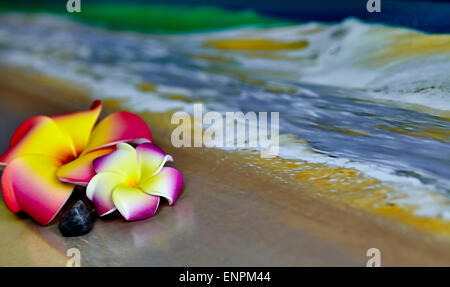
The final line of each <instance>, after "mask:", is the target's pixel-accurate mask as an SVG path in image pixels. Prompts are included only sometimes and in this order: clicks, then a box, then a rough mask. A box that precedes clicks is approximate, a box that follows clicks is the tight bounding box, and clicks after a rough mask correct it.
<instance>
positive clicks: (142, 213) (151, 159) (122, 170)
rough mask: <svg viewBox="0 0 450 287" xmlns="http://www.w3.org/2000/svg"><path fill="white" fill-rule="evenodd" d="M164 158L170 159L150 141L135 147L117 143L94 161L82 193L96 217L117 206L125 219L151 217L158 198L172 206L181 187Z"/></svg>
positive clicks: (107, 212)
mask: <svg viewBox="0 0 450 287" xmlns="http://www.w3.org/2000/svg"><path fill="white" fill-rule="evenodd" d="M167 161H173V158H172V157H171V156H170V155H167V154H165V153H164V152H163V151H162V150H161V149H160V148H158V147H157V146H155V145H154V144H152V143H143V144H140V145H138V146H137V147H136V149H134V148H133V147H132V146H131V145H129V144H126V143H121V144H118V145H117V149H116V150H115V151H114V152H112V153H110V154H107V155H104V156H102V157H100V158H98V159H96V160H95V161H94V169H95V171H96V172H97V175H95V176H94V177H93V178H92V180H91V181H90V182H89V184H88V186H87V190H86V195H87V197H88V198H89V199H90V200H92V201H93V202H94V204H95V206H96V208H97V211H98V214H99V215H100V216H104V215H106V214H109V213H111V212H113V211H114V210H116V209H118V210H119V212H120V213H121V214H122V216H123V217H124V218H125V219H126V220H140V219H145V218H148V217H151V216H153V215H154V214H155V212H156V210H157V209H158V206H159V200H160V197H164V198H166V199H167V200H168V201H169V205H172V204H173V203H174V202H175V200H176V199H177V198H178V195H179V194H180V191H181V187H182V186H183V177H182V176H181V174H180V173H179V172H178V171H177V170H176V169H174V168H172V167H164V164H165V163H166V162H167Z"/></svg>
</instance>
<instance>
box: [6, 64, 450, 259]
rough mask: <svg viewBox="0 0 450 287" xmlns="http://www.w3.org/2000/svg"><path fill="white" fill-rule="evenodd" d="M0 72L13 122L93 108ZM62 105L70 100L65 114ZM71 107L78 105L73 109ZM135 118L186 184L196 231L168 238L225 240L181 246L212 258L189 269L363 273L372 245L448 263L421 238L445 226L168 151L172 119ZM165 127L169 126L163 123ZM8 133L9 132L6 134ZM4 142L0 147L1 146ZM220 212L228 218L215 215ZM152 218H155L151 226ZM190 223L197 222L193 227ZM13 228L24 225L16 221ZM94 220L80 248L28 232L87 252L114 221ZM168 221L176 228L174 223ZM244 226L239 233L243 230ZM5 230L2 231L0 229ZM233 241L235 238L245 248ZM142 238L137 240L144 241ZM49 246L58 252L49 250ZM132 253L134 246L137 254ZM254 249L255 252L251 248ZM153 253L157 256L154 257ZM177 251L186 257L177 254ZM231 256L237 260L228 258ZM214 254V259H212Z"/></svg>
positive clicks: (110, 104)
mask: <svg viewBox="0 0 450 287" xmlns="http://www.w3.org/2000/svg"><path fill="white" fill-rule="evenodd" d="M0 74H1V76H0V87H1V89H2V93H1V95H0V98H1V99H2V102H3V103H5V104H4V106H3V107H2V108H1V110H2V111H5V110H7V111H9V112H10V114H14V115H17V114H20V116H19V117H18V118H20V117H22V118H26V117H29V116H31V115H34V114H46V113H48V114H54V113H65V112H70V111H74V110H79V109H85V108H86V107H89V105H90V103H91V102H92V99H91V97H90V96H89V94H88V92H87V91H85V90H83V89H82V88H80V87H76V86H74V85H73V84H68V83H65V82H63V81H60V80H58V79H54V78H50V77H47V76H43V75H39V74H35V73H32V72H28V71H27V72H24V71H23V70H21V69H16V68H13V69H11V68H6V67H2V68H1V69H0ZM55 95H58V97H56V96H55ZM42 99H45V101H42ZM68 102H70V106H69V104H68ZM73 103H76V104H75V105H73ZM104 106H105V112H104V113H102V115H104V114H106V113H110V112H111V111H115V110H118V109H120V108H121V106H120V103H118V102H115V101H108V100H106V101H105V100H104ZM138 114H139V115H141V116H142V117H143V118H144V119H145V120H146V121H147V123H148V124H149V126H150V128H151V130H152V133H153V135H154V138H155V143H156V144H157V145H159V146H161V147H162V148H163V149H164V150H166V151H167V152H168V153H169V154H172V155H173V156H174V158H175V162H174V164H173V165H174V166H175V167H176V168H177V169H179V170H180V171H181V172H182V174H183V176H184V177H185V188H184V191H183V193H182V195H181V197H180V199H182V201H181V202H183V203H182V204H181V205H183V204H188V203H190V205H191V212H192V213H194V216H193V217H194V219H192V220H191V221H192V222H191V223H190V224H191V227H192V226H194V227H195V228H189V224H184V223H183V224H181V225H182V226H180V227H178V225H177V228H175V229H177V230H175V231H177V232H179V229H181V230H182V232H181V233H182V234H183V232H184V233H188V234H190V231H192V229H195V230H196V231H198V232H200V233H202V232H206V233H207V234H210V232H220V231H221V230H224V231H226V234H225V235H223V236H224V237H226V238H228V239H229V240H230V242H222V241H221V237H220V236H218V235H219V234H215V235H210V236H211V237H209V238H208V237H207V235H204V236H206V237H205V238H203V237H202V238H198V237H196V236H195V235H193V234H190V237H189V239H192V242H191V244H193V246H198V247H197V248H201V247H200V246H199V242H198V241H200V242H201V243H203V244H206V245H207V246H209V248H212V249H213V250H215V251H211V252H203V253H202V254H203V255H202V256H199V257H198V262H197V264H189V265H205V264H212V265H220V264H221V261H220V260H218V259H217V258H220V257H221V256H225V258H226V259H225V260H224V261H223V262H222V263H223V264H225V266H227V265H232V264H237V265H255V262H260V263H259V265H272V266H273V265H283V266H286V265H287V266H295V265H318V266H322V265H359V266H364V264H365V263H364V262H365V261H366V260H367V258H366V257H365V252H366V250H367V249H368V248H372V247H376V248H379V249H380V250H381V254H382V265H383V266H388V265H427V266H428V265H450V253H449V252H448V250H449V249H448V247H450V240H449V238H450V237H448V236H446V233H445V232H444V233H442V234H440V235H439V233H438V235H436V234H435V235H433V233H432V232H431V233H430V232H429V231H430V230H431V231H432V230H442V228H444V231H446V230H445V227H446V226H447V227H448V226H449V225H448V224H449V223H447V225H445V224H444V225H443V226H439V223H438V224H437V229H436V226H434V229H433V226H429V225H433V221H429V222H421V223H419V224H418V226H415V227H412V226H411V222H409V225H405V224H403V223H400V222H398V221H403V222H405V221H406V222H408V220H411V219H410V218H407V216H408V214H407V212H406V213H401V212H400V211H394V212H393V211H392V210H387V211H386V212H385V214H383V213H381V214H377V213H376V212H370V211H371V210H367V209H358V208H354V207H352V206H350V205H351V204H349V202H345V201H344V200H342V199H340V198H334V199H333V198H331V197H330V196H328V195H326V194H325V193H324V192H320V190H319V191H318V190H317V189H318V186H312V185H311V184H309V183H307V182H306V180H305V179H304V178H298V179H295V180H293V179H292V177H288V176H286V173H284V172H283V170H282V166H283V165H284V164H285V163H281V164H279V163H278V165H279V167H281V168H280V169H279V170H274V169H273V168H271V166H273V165H275V166H276V165H277V162H276V161H273V162H270V163H268V164H267V163H266V165H264V164H262V165H261V166H260V167H259V168H257V169H255V168H250V167H249V165H248V163H247V162H246V157H243V156H242V153H241V152H236V151H235V152H227V151H221V150H216V149H207V148H196V149H193V148H191V149H176V148H173V147H172V146H171V144H170V141H169V139H170V133H169V132H168V130H167V127H168V125H169V124H170V117H169V114H170V113H163V114H150V113H147V112H146V113H138ZM7 117H8V115H7ZM9 118H11V116H9ZM168 119H169V122H167V120H168ZM11 122H14V123H15V124H16V126H17V125H18V124H19V123H20V122H17V120H11ZM10 125H12V124H10ZM16 126H15V127H16ZM15 127H12V128H11V130H9V131H7V132H9V133H10V134H12V132H13V131H14V129H15ZM2 133H3V134H4V133H5V131H3V128H2ZM9 136H10V135H9ZM4 138H7V139H9V137H8V136H4ZM4 144H5V143H4V142H3V143H2V147H4ZM250 157H251V155H250ZM292 164H294V163H292ZM319 187H320V186H319ZM176 208H177V204H176V205H175V206H174V209H176ZM226 208H230V209H231V210H223V209H226ZM5 209H6V207H5V206H4V205H3V206H2V207H1V214H2V215H3V214H6V213H7V212H8V213H10V214H11V212H9V211H8V210H7V209H6V210H5ZM232 211H233V212H232ZM368 211H369V212H368ZM372 211H373V210H372ZM396 212H397V213H396ZM171 213H173V212H172V208H166V207H165V206H164V207H163V208H162V210H161V212H158V214H157V215H156V216H155V217H154V218H152V219H150V220H149V223H147V222H146V223H145V224H153V222H154V221H156V223H158V222H159V221H160V220H165V219H166V220H169V221H170V220H172V221H174V219H173V218H171ZM175 213H176V212H175ZM214 213H218V214H219V215H216V214H214ZM199 214H200V215H199ZM211 214H214V215H211ZM11 215H12V214H11ZM158 215H159V216H158ZM195 215H196V216H200V218H201V219H199V218H196V216H195ZM380 215H381V216H380ZM159 217H163V218H162V219H159ZM187 218H189V216H187ZM208 218H209V219H208ZM196 219H198V220H197V221H196ZM392 219H394V220H392ZM19 220H22V221H23V219H19ZM26 221H27V227H31V226H33V224H34V223H33V222H31V220H29V219H27V220H26ZM101 221H102V220H97V222H96V224H97V225H100V226H97V227H94V229H93V231H92V232H91V234H88V236H87V237H86V238H87V239H84V240H86V241H88V243H89V244H88V243H86V242H85V243H83V242H84V241H83V238H84V237H80V238H78V239H70V240H68V239H64V238H62V237H61V236H60V235H59V233H58V231H57V229H56V226H55V223H53V224H52V225H51V226H49V227H45V228H40V227H39V226H38V225H36V224H34V225H36V226H34V227H31V229H32V230H34V232H36V233H38V234H40V236H42V234H43V233H45V232H47V233H48V232H50V233H48V234H51V236H50V237H51V240H49V241H50V242H53V243H50V246H55V243H54V242H59V243H60V244H61V246H64V245H65V244H66V243H67V242H74V243H76V244H79V245H80V246H85V245H92V244H93V243H92V241H90V238H95V237H98V236H100V237H102V238H103V233H105V232H112V233H113V234H116V233H117V232H115V231H113V229H114V226H112V225H113V224H110V223H112V222H110V221H108V222H106V223H103V222H101ZM111 221H113V222H115V224H116V223H119V222H120V224H119V225H118V227H120V228H119V229H121V228H130V226H131V227H132V226H134V225H135V224H130V225H129V226H127V225H124V224H123V222H122V221H121V220H120V218H114V219H113V220H111ZM246 221H248V222H246ZM99 222H100V224H99ZM175 222H176V223H178V222H177V221H176V220H175ZM181 222H183V220H181ZM198 222H200V223H202V222H203V224H201V225H197V224H196V223H198ZM444 223H445V222H444ZM217 224H218V225H219V226H221V227H222V228H219V229H218V230H217V226H215V225H217ZM244 224H245V225H247V226H243V225H244ZM138 225H139V224H138ZM185 225H187V226H188V228H186V227H185ZM412 225H414V224H412ZM422 225H423V226H425V227H427V225H428V229H427V228H425V229H423V228H422V230H420V228H419V229H418V227H420V226H422ZM99 227H100V228H99ZM3 228H4V227H1V228H0V230H1V229H3ZM9 229H15V226H14V225H11V226H9V227H7V228H6V230H4V234H7V233H8V230H9ZM41 229H42V230H41ZM97 229H98V230H97ZM43 230H45V232H44V231H43ZM105 230H106V231H105ZM423 230H425V231H426V232H424V231H423ZM175 231H174V230H172V229H170V228H169V229H167V230H166V231H165V233H164V231H163V232H162V233H163V234H164V236H166V237H167V238H172V237H171V236H173V234H172V232H175ZM102 232H103V233H102ZM447 232H448V229H447ZM47 233H46V234H47ZM167 233H168V234H169V235H167ZM58 236H59V237H61V238H58ZM44 237H45V236H44ZM138 237H139V236H138ZM150 237H152V236H150ZM236 237H241V238H242V240H243V242H241V241H239V239H238V238H236ZM105 238H107V237H105ZM214 239H215V240H219V244H218V246H214V244H212V242H214ZM3 240H5V239H2V241H3ZM105 240H106V242H107V244H109V243H110V241H108V239H105ZM142 240H144V241H145V238H144V239H142ZM202 240H203V241H202ZM236 241H238V243H236ZM61 242H62V243H61ZM133 242H134V241H133ZM233 242H235V243H236V244H235V246H234V245H232V244H231V243H233ZM299 242H300V243H299ZM134 243H135V242H134ZM216 243H217V242H216ZM83 244H84V245H83ZM111 244H113V245H114V244H115V243H111ZM252 244H255V245H256V246H257V247H263V249H267V248H269V249H271V248H272V249H274V250H273V251H271V252H269V253H270V254H269V255H270V256H269V255H264V254H256V252H250V255H249V253H248V252H247V251H246V250H245V248H249V249H252V248H251V247H249V245H252ZM93 245H96V244H93ZM56 246H58V245H57V244H56ZM131 247H133V248H135V247H136V246H135V245H133V246H131ZM159 247H161V246H159ZM257 247H256V249H258V248H257ZM58 248H59V249H58ZM82 248H83V247H82ZM2 249H3V248H2ZM60 249H61V247H57V248H56V250H58V252H59V253H61V252H62V253H63V254H62V255H63V256H64V252H65V250H60ZM136 250H137V249H136ZM170 250H171V252H170V253H169V254H172V251H173V250H174V249H170ZM175 250H177V249H175ZM239 251H240V254H237V253H236V252H239ZM253 251H257V250H253ZM94 252H95V251H94ZM96 252H98V251H96ZM152 252H156V251H155V250H152ZM174 253H176V252H174ZM185 253H189V252H186V251H185ZM200 253H201V252H200ZM233 255H234V256H236V258H231V257H233ZM172 256H175V254H172ZM214 256H217V258H216V259H214V258H213V257H214ZM230 256H231V257H230ZM175 257H176V256H175ZM95 258H96V259H94V258H93V259H92V260H91V261H88V264H93V265H95V264H96V263H97V264H100V265H104V262H105V261H102V260H105V259H102V260H99V259H98V256H96V257H95ZM106 258H107V257H106ZM4 260H5V258H2V259H1V260H0V265H8V264H7V261H4ZM130 260H131V259H130ZM160 260H162V259H160ZM234 260H236V261H234ZM265 260H266V261H265ZM261 261H262V262H261ZM160 262H162V263H163V262H164V261H163V260H162V261H160ZM184 262H185V261H183V259H181V258H178V261H177V262H175V263H172V264H175V265H183V263H184ZM188 262H189V261H188ZM128 264H132V263H130V262H129V263H128ZM256 265H258V264H256Z"/></svg>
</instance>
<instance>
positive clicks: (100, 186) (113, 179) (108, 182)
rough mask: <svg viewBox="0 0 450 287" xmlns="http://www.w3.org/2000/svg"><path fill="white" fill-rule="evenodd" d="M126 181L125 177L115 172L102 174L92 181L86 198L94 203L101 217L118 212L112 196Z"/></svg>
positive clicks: (87, 189)
mask: <svg viewBox="0 0 450 287" xmlns="http://www.w3.org/2000/svg"><path fill="white" fill-rule="evenodd" d="M124 181H125V177H124V176H123V175H121V174H118V173H115V172H101V173H98V174H97V175H95V176H94V177H93V178H92V179H91V181H90V182H89V184H88V186H87V188H86V196H87V197H88V198H89V199H90V200H91V201H92V202H94V204H95V207H96V208H97V212H98V214H99V215H100V216H104V215H107V214H109V213H111V212H113V211H114V210H116V208H115V206H114V203H113V201H112V195H111V194H112V191H113V190H114V188H115V187H116V186H118V185H119V184H122V183H123V182H124Z"/></svg>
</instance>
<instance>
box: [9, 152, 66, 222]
mask: <svg viewBox="0 0 450 287" xmlns="http://www.w3.org/2000/svg"><path fill="white" fill-rule="evenodd" d="M60 165H61V162H60V161H59V160H57V159H54V158H50V157H47V156H41V155H26V156H22V157H18V158H16V159H14V160H13V161H12V162H10V163H9V164H8V166H7V167H6V168H5V170H4V173H3V175H2V191H3V197H4V199H5V201H6V204H7V206H8V208H10V209H11V211H13V212H17V211H19V210H23V211H24V212H26V213H28V215H30V216H31V217H32V218H33V219H34V220H36V221H37V222H39V223H40V224H42V225H47V224H48V223H50V222H51V221H52V220H53V218H54V217H55V216H56V215H57V214H58V212H59V210H60V209H61V208H62V207H63V206H64V204H65V203H66V201H67V199H69V197H70V195H71V193H72V190H73V187H74V186H73V185H71V184H66V183H62V182H60V181H59V180H58V179H57V178H56V176H55V172H56V169H57V168H58V167H59V166H60Z"/></svg>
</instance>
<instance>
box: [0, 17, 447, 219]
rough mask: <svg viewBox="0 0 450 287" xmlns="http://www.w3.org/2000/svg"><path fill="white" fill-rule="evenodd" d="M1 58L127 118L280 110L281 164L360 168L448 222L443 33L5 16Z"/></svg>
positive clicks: (355, 24) (350, 23) (346, 25)
mask: <svg viewBox="0 0 450 287" xmlns="http://www.w3.org/2000/svg"><path fill="white" fill-rule="evenodd" d="M0 61H2V62H4V63H7V64H13V65H19V66H22V67H27V68H34V69H36V70H38V71H40V72H44V73H47V74H48V75H51V76H57V77H61V78H64V79H66V80H70V81H73V82H75V83H79V84H81V85H84V86H87V87H88V88H90V89H91V90H92V92H93V93H94V95H95V96H96V97H98V98H113V99H120V100H122V101H124V104H125V105H126V106H127V107H130V108H131V109H133V110H135V111H143V110H149V111H154V112H159V111H167V110H170V109H184V110H186V111H189V112H192V103H193V102H202V103H204V104H205V106H206V107H207V109H208V110H216V111H219V112H225V111H243V112H248V111H254V112H259V111H268V112H272V111H274V112H279V113H280V133H281V135H282V138H283V140H282V142H281V149H280V155H281V156H282V157H285V158H292V159H298V160H303V161H308V162H319V163H324V164H327V165H330V166H342V167H348V168H353V169H356V170H359V171H361V172H363V173H364V174H366V175H367V176H369V177H373V178H376V179H378V180H381V181H382V182H383V183H386V184H388V185H389V184H390V185H391V186H392V187H393V188H394V189H396V190H400V189H402V190H403V194H407V195H411V200H410V201H404V203H405V202H406V203H408V204H413V205H418V206H419V207H420V208H419V209H418V211H417V212H418V214H420V215H425V216H441V217H443V218H445V219H450V205H449V202H450V197H449V195H448V194H449V192H450V183H449V178H450V168H449V167H450V143H449V141H450V121H449V118H450V116H449V115H450V114H449V109H450V77H449V74H450V36H449V35H426V34H422V33H420V32H417V31H412V30H407V29H400V28H390V27H385V26H381V25H368V24H363V23H361V22H359V21H357V20H347V21H344V22H342V23H340V24H335V25H321V24H317V23H310V24H304V25H297V26H286V27H273V28H257V27H241V28H235V29H230V30H224V31H217V32H208V33H189V34H178V35H161V34H158V35H145V34H136V33H125V32H110V31H106V30H101V29H98V28H93V27H88V26H84V25H80V24H77V23H74V22H70V21H68V20H66V19H63V18H56V17H54V16H46V15H40V16H30V15H22V14H10V15H3V16H1V17H0ZM286 135H289V136H290V137H291V138H297V139H301V140H303V141H305V143H304V144H296V143H295V141H294V142H292V141H290V140H289V137H286ZM283 136H284V137H283ZM311 151H313V152H311ZM414 190H420V191H424V190H425V191H426V192H428V193H429V194H432V193H438V194H441V195H444V198H446V200H445V201H442V198H441V199H440V201H439V202H437V201H436V202H434V201H432V200H431V202H430V200H429V199H424V198H422V197H417V196H416V197H414V196H413V195H412V194H411V193H413V192H414ZM421 194H422V193H421Z"/></svg>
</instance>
